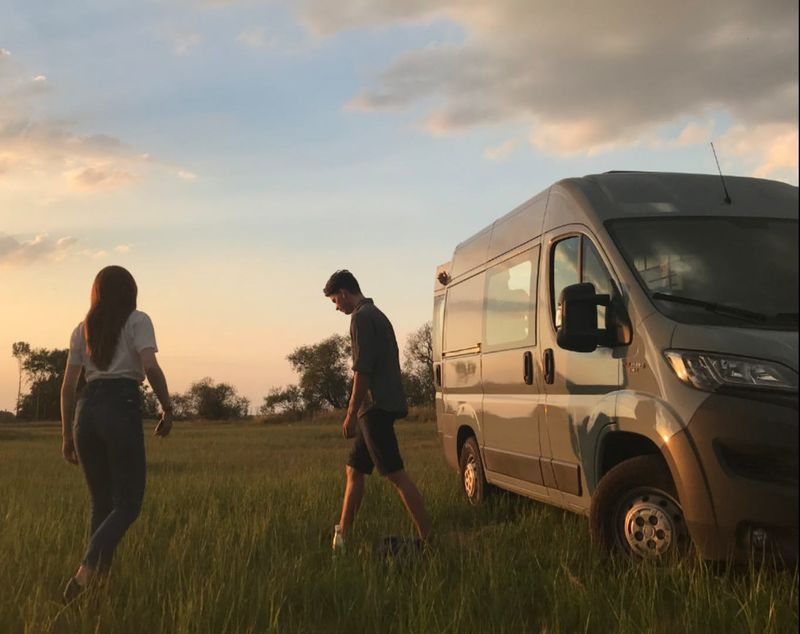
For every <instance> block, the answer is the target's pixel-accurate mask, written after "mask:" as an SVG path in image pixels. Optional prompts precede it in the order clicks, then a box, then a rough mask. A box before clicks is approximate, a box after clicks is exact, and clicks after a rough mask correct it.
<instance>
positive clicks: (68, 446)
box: [61, 438, 78, 464]
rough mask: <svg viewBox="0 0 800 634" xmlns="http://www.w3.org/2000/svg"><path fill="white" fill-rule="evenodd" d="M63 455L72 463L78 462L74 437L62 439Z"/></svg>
mask: <svg viewBox="0 0 800 634" xmlns="http://www.w3.org/2000/svg"><path fill="white" fill-rule="evenodd" d="M61 455H62V456H64V460H66V461H67V462H69V463H70V464H78V452H77V451H75V443H74V441H73V440H72V438H63V439H62V441H61Z"/></svg>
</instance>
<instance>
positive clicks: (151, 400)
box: [139, 383, 160, 418]
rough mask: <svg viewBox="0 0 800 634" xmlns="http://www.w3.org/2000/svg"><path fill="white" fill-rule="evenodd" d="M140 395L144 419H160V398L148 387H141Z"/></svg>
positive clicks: (143, 385)
mask: <svg viewBox="0 0 800 634" xmlns="http://www.w3.org/2000/svg"><path fill="white" fill-rule="evenodd" d="M139 395H140V396H141V399H142V418H159V411H160V410H159V407H158V397H157V396H156V393H155V392H153V390H152V389H150V387H149V386H148V385H145V384H144V383H142V384H141V385H140V386H139Z"/></svg>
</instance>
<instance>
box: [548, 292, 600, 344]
mask: <svg viewBox="0 0 800 634" xmlns="http://www.w3.org/2000/svg"><path fill="white" fill-rule="evenodd" d="M610 304H611V297H610V296H608V295H598V294H597V293H595V290H594V284H591V283H589V282H585V283H583V284H571V285H570V286H567V287H565V288H564V290H563V291H561V297H559V300H558V310H559V311H560V313H561V325H560V326H559V328H558V332H557V333H556V342H557V343H558V346H559V347H560V348H563V349H564V350H573V351H575V352H594V350H595V349H596V348H597V346H599V345H601V344H604V343H606V341H607V339H608V337H607V335H606V331H604V330H598V328H597V307H598V306H609V305H610Z"/></svg>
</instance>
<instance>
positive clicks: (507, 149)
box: [484, 139, 519, 161]
mask: <svg viewBox="0 0 800 634" xmlns="http://www.w3.org/2000/svg"><path fill="white" fill-rule="evenodd" d="M518 145H519V141H518V140H517V139H509V140H508V141H505V142H503V143H501V144H500V145H497V146H495V147H490V148H486V151H485V152H484V155H485V156H486V158H488V159H489V160H490V161H501V160H503V159H506V158H508V157H509V156H511V154H512V153H513V152H514V150H516V149H517V146H518Z"/></svg>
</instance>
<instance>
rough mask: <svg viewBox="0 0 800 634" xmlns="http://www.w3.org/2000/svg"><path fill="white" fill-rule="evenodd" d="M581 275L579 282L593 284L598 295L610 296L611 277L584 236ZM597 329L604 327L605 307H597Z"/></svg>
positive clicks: (595, 250) (593, 247) (590, 242)
mask: <svg viewBox="0 0 800 634" xmlns="http://www.w3.org/2000/svg"><path fill="white" fill-rule="evenodd" d="M582 269H583V275H582V276H581V281H583V282H591V283H592V284H594V292H595V293H597V294H598V295H611V290H612V289H611V275H610V274H609V272H608V269H607V268H606V265H605V264H603V260H601V259H600V254H599V253H598V252H597V249H596V248H595V246H594V245H593V244H592V241H591V240H589V238H587V237H586V236H584V237H583V266H582ZM597 327H598V328H600V329H601V330H602V329H603V328H605V327H606V307H605V306H598V307H597Z"/></svg>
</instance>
